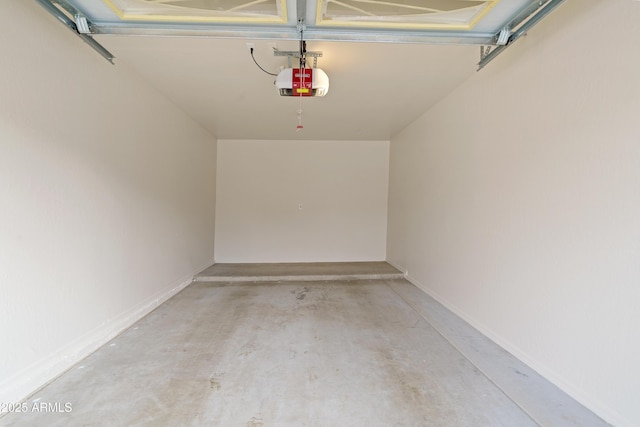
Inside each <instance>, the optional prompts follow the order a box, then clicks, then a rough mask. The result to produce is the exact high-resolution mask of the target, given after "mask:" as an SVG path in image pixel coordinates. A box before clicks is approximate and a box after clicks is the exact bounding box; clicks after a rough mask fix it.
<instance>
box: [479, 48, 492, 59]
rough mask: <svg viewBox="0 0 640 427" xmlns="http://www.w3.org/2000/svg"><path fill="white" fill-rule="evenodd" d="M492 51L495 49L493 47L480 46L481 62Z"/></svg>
mask: <svg viewBox="0 0 640 427" xmlns="http://www.w3.org/2000/svg"><path fill="white" fill-rule="evenodd" d="M491 49H493V46H480V61H482V60H483V59H484V58H485V57H486V56H487V55H489V54H490V53H491Z"/></svg>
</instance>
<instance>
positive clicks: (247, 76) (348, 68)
mask: <svg viewBox="0 0 640 427" xmlns="http://www.w3.org/2000/svg"><path fill="white" fill-rule="evenodd" d="M96 40H98V41H99V42H100V43H101V44H102V45H103V46H105V47H106V48H107V49H109V50H110V51H111V52H112V53H113V54H114V55H115V57H116V59H115V63H116V65H115V66H116V67H117V66H126V67H130V68H133V69H134V70H135V71H136V72H137V73H139V74H140V75H141V76H142V77H143V78H144V79H146V80H147V81H149V82H150V83H151V84H152V85H154V86H155V87H156V88H157V89H158V90H159V91H160V92H162V93H163V94H165V95H166V96H167V97H168V98H169V99H170V100H171V101H173V102H174V103H175V104H176V105H178V106H179V107H180V108H181V109H182V110H184V111H185V112H186V113H187V114H189V115H190V116H191V117H192V118H193V119H194V120H196V121H197V122H199V123H200V124H201V125H202V126H204V127H205V128H207V129H209V130H210V131H211V132H212V133H213V134H214V135H216V136H217V137H218V138H220V139H278V140H287V139H315V140H389V139H390V138H391V136H392V135H394V134H395V133H396V132H398V131H400V130H401V129H403V128H404V127H405V126H407V125H408V124H409V123H410V122H411V121H413V120H414V119H416V118H417V117H419V116H420V115H421V114H422V113H424V112H425V111H426V110H428V109H429V108H430V107H431V106H432V105H434V104H435V103H436V102H437V101H438V100H440V99H441V98H442V97H444V96H445V95H446V94H447V93H449V92H450V91H451V90H453V89H454V88H455V87H456V86H458V85H459V84H460V83H461V82H462V81H464V80H465V79H467V78H468V77H470V76H471V75H472V74H473V73H475V72H476V71H475V70H476V64H477V62H478V59H479V47H477V46H453V45H419V44H391V43H364V42H359V43H354V42H321V41H315V42H311V41H310V42H308V43H307V50H308V51H322V52H323V57H322V58H319V59H318V67H319V68H322V69H323V70H324V71H325V72H326V73H327V74H328V75H329V79H330V90H329V93H328V94H327V95H326V96H325V97H321V98H304V99H302V111H303V113H302V124H303V126H304V129H303V130H302V131H300V132H296V126H297V124H298V110H299V106H300V99H299V98H295V97H283V96H280V95H278V93H277V91H276V88H275V86H274V80H275V78H274V77H273V76H270V75H268V74H265V73H264V72H262V71H261V70H260V69H259V68H258V67H257V66H256V65H255V64H254V63H253V61H252V59H251V56H250V54H249V50H248V48H247V42H250V43H254V44H255V50H254V55H255V57H256V60H257V61H258V63H259V64H260V65H261V66H262V67H263V68H265V69H267V70H268V71H270V72H274V73H275V72H278V71H279V67H280V66H286V65H287V59H286V58H285V57H276V56H274V55H273V47H274V46H275V47H277V48H278V49H280V50H293V51H296V50H298V48H299V46H298V43H297V42H295V41H277V42H276V41H266V40H250V39H245V40H243V39H218V38H186V37H185V38H176V37H132V36H114V35H108V36H107V35H103V36H96ZM296 65H297V64H294V66H296Z"/></svg>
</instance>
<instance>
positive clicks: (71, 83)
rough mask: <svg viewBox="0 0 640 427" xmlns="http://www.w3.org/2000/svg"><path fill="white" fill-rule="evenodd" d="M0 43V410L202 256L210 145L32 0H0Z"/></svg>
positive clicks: (158, 297) (211, 183) (137, 311)
mask: <svg viewBox="0 0 640 427" xmlns="http://www.w3.org/2000/svg"><path fill="white" fill-rule="evenodd" d="M0 39H2V40H4V41H5V42H3V43H0V57H1V58H2V66H0V342H1V344H0V402H4V403H10V402H15V401H17V400H19V399H22V398H23V397H25V395H26V394H28V393H30V392H32V391H34V389H35V388H37V387H39V386H40V385H42V384H43V383H44V382H46V381H48V380H50V379H51V378H52V377H53V376H55V375H57V374H59V373H61V372H62V371H63V370H65V369H67V368H69V367H70V366H71V365H72V364H73V363H74V362H75V361H77V360H78V359H79V358H81V357H83V356H85V355H86V354H87V353H88V352H90V351H92V350H94V349H95V348H97V347H98V346H99V345H101V344H103V343H104V342H105V341H106V340H108V339H109V338H110V337H112V336H114V335H115V334H116V333H117V332H119V331H120V330H121V329H122V328H124V327H126V326H128V325H129V324H131V323H132V322H133V321H135V320H137V318H139V317H140V316H142V315H144V314H145V313H146V312H148V311H149V310H151V309H153V308H154V307H155V306H156V305H157V304H158V303H159V302H161V301H163V300H164V299H166V298H167V297H169V296H170V295H172V294H173V293H174V292H176V291H177V290H179V289H180V288H181V287H183V286H185V285H186V284H188V283H189V280H190V278H191V277H192V275H193V274H194V273H195V272H197V271H198V270H199V269H200V268H203V267H205V266H206V265H207V264H208V263H210V262H212V261H213V244H214V241H213V239H214V214H215V155H216V141H215V138H214V137H212V136H211V135H210V134H209V133H207V132H206V131H204V130H203V129H202V128H201V127H199V126H197V125H196V124H195V123H194V122H193V121H191V120H190V119H189V118H187V117H186V116H185V115H184V114H183V113H182V112H181V111H180V110H178V109H177V108H175V107H174V106H173V105H171V104H170V103H169V102H168V101H167V100H166V99H164V98H163V97H161V96H159V95H158V94H157V93H156V92H155V91H154V90H153V89H151V88H150V86H149V85H148V84H147V83H146V82H145V81H143V80H142V79H140V78H138V77H136V76H135V75H134V74H132V73H131V72H129V71H127V68H126V67H125V66H124V64H117V65H115V66H114V65H111V64H109V63H108V62H107V61H105V60H104V59H103V58H102V57H100V56H99V55H98V54H96V53H95V52H94V51H93V50H91V49H90V48H89V47H88V46H87V45H86V44H84V43H83V42H82V41H81V40H80V39H79V38H77V37H75V36H74V35H73V34H72V33H71V32H70V31H68V30H67V29H66V28H65V27H64V26H62V25H60V24H59V23H58V22H57V21H56V20H55V19H54V18H53V17H51V16H50V15H49V14H48V13H47V12H46V11H44V9H42V8H41V7H40V6H38V5H37V4H36V2H26V1H3V2H0ZM72 403H73V402H72Z"/></svg>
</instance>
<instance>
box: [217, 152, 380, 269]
mask: <svg viewBox="0 0 640 427" xmlns="http://www.w3.org/2000/svg"><path fill="white" fill-rule="evenodd" d="M388 168H389V142H388V141H256V140H249V141H246V140H244V141H237V140H235V141H234V140H220V141H218V169H217V170H218V177H217V200H218V203H217V211H216V245H215V248H216V249H215V250H216V262H316V261H376V260H384V259H385V257H386V252H385V248H386V222H387V190H388V187H387V183H388V176H389V175H388Z"/></svg>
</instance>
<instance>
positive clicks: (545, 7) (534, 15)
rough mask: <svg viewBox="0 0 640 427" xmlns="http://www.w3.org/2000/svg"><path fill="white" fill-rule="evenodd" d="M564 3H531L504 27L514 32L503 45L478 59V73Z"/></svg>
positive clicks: (540, 0) (548, 0)
mask: <svg viewBox="0 0 640 427" xmlns="http://www.w3.org/2000/svg"><path fill="white" fill-rule="evenodd" d="M564 1H565V0H536V1H534V2H532V4H531V5H530V6H529V7H528V8H526V9H524V10H523V11H522V13H520V14H518V16H516V17H515V18H514V19H513V20H511V22H510V23H509V24H508V25H507V26H506V27H505V28H508V29H515V30H514V31H513V32H512V33H511V35H510V36H509V38H508V39H507V41H506V43H505V44H503V45H500V46H498V47H496V48H495V49H494V50H492V51H490V52H489V53H488V54H487V55H484V56H483V57H482V58H481V59H480V62H479V63H478V71H480V70H481V69H483V68H484V67H485V66H486V65H487V64H488V63H489V62H491V61H493V60H494V59H495V58H496V57H497V56H498V55H500V53H502V52H503V51H504V50H505V49H506V48H508V47H509V46H511V45H512V44H513V43H514V42H515V41H516V40H518V39H519V38H520V37H522V36H523V35H525V34H526V33H527V31H529V30H530V29H531V28H533V26H534V25H536V24H537V23H538V22H540V21H542V19H544V18H545V17H546V16H547V15H549V14H550V13H551V12H553V11H554V10H555V9H556V8H557V7H558V6H560V5H561V4H562V3H564ZM523 22H524V23H523Z"/></svg>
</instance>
